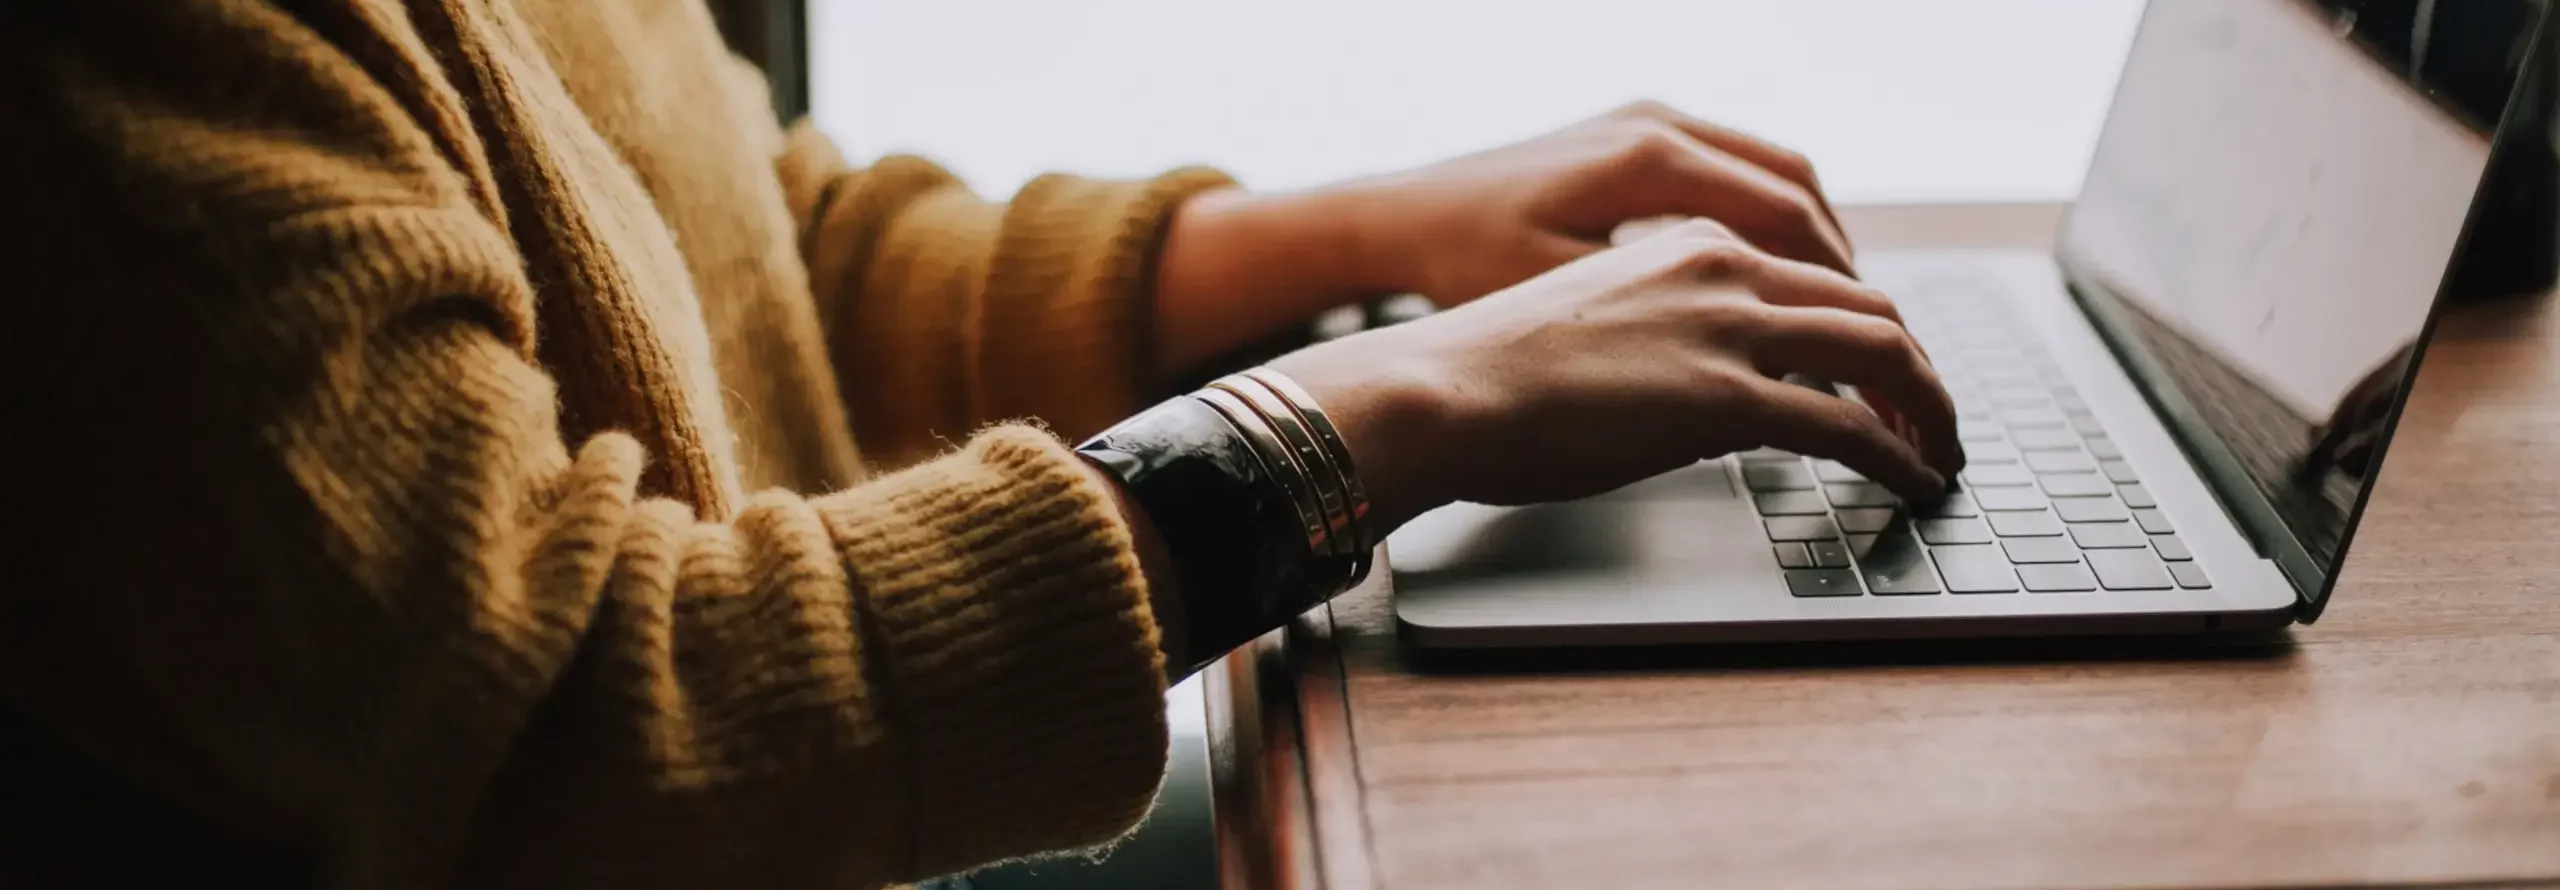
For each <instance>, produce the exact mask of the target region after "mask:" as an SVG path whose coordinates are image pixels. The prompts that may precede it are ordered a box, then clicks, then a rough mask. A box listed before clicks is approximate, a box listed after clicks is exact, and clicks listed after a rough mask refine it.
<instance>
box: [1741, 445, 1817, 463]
mask: <svg viewBox="0 0 2560 890" xmlns="http://www.w3.org/2000/svg"><path fill="white" fill-rule="evenodd" d="M1734 457H1735V458H1737V459H1740V460H1741V461H1742V462H1743V463H1745V464H1760V463H1790V464H1802V463H1804V458H1801V457H1798V456H1796V454H1795V452H1792V451H1780V450H1778V449H1775V448H1754V449H1752V450H1750V451H1745V452H1743V453H1741V454H1737V455H1734Z"/></svg>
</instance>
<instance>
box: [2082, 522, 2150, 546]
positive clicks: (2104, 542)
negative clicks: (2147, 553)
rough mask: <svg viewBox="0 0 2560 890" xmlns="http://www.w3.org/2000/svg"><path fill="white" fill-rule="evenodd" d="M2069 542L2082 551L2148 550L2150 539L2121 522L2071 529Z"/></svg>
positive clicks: (2098, 523) (2101, 523) (2093, 524)
mask: <svg viewBox="0 0 2560 890" xmlns="http://www.w3.org/2000/svg"><path fill="white" fill-rule="evenodd" d="M2071 540H2072V541H2073V542H2075V543H2078V544H2079V545H2080V549H2082V550H2125V549H2133V548H2142V549H2149V548H2150V546H2151V539H2150V538H2149V537H2146V536H2144V535H2143V534H2142V532H2141V530H2139V529H2136V528H2134V527H2133V526H2131V525H2127V524H2125V523H2122V522H2093V523H2088V524H2085V525H2075V526H2072V527H2071Z"/></svg>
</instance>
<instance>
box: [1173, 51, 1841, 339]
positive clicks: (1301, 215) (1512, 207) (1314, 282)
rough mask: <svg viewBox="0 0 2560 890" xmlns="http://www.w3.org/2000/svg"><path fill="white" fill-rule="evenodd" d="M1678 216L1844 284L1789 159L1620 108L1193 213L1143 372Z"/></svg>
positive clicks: (1822, 202)
mask: <svg viewBox="0 0 2560 890" xmlns="http://www.w3.org/2000/svg"><path fill="white" fill-rule="evenodd" d="M1689 217H1702V218H1706V219H1711V220H1714V221H1716V222H1718V223H1721V224H1723V226H1724V227H1725V228H1727V229H1730V230H1732V231H1733V232H1734V233H1735V234H1737V235H1739V236H1741V237H1742V239H1743V240H1744V241H1746V242H1748V243H1749V244H1750V245H1752V246H1753V247H1756V248H1758V249H1760V250H1762V251H1764V252H1767V253H1770V254H1774V255H1777V256H1780V257H1784V258H1787V259H1792V260H1800V261H1803V262H1808V263H1813V264H1816V265H1820V266H1824V267H1827V268H1829V269H1832V270H1833V271H1837V272H1840V273H1842V274H1848V275H1852V276H1853V277H1854V275H1855V272H1854V271H1853V269H1852V267H1851V264H1850V252H1849V241H1848V238H1847V237H1845V236H1844V235H1843V234H1842V233H1841V230H1840V223H1839V220H1838V219H1836V218H1835V217H1833V215H1832V212H1831V206H1830V204H1829V202H1828V201H1827V200H1826V199H1825V198H1824V197H1823V194H1822V185H1821V183H1820V182H1819V181H1817V180H1816V179H1815V178H1814V174H1813V167H1812V165H1811V164H1809V163H1807V162H1806V161H1805V159H1804V156H1803V155H1799V154H1797V153H1795V152H1793V151H1789V150H1787V149H1784V148H1780V147H1778V146H1775V145H1771V144H1769V143H1767V142H1763V141H1761V140H1759V139H1757V138H1754V137H1751V136H1748V135H1744V134H1742V133H1740V132H1736V131H1734V130H1731V129H1728V128H1725V127H1721V126H1718V125H1715V124H1711V123H1708V122H1706V121H1702V120H1698V119H1696V118H1692V117H1690V116H1688V115H1685V114H1682V113H1680V112H1678V111H1676V110H1673V109H1671V108H1669V107H1667V106H1664V105H1662V104H1660V103H1657V102H1638V103H1635V104H1633V105H1629V106H1627V107H1625V108H1621V109H1619V110H1617V111H1613V112H1610V113H1608V114H1604V115H1601V116H1599V117H1597V118H1593V119H1591V120H1587V121H1583V122H1581V123H1578V124H1574V125H1572V126H1569V127H1565V128H1564V129H1561V130H1557V131H1555V132H1553V133H1549V134H1547V135H1544V136H1540V137H1537V138H1535V139H1531V140H1529V141H1526V142H1522V143H1518V144H1515V145H1510V146H1506V147H1502V148H1497V149H1493V150H1491V151H1486V152H1482V153H1478V154H1473V155H1468V156H1465V157H1461V158H1457V159H1454V160H1449V161H1443V162H1441V163H1437V164H1433V165H1430V166H1427V167H1422V168H1418V169H1414V170H1409V171H1405V172H1401V173H1391V174H1387V175H1383V176H1374V177H1369V178H1366V179H1359V180H1354V181H1351V182H1346V183H1342V184H1338V185H1333V186H1327V187H1324V188H1318V189H1312V190H1308V191H1303V192H1290V193H1278V194H1262V193H1253V192H1247V191H1243V190H1228V191H1224V192H1218V193H1213V194H1208V195H1202V196H1199V197H1196V198H1194V199H1193V200H1192V201H1191V203H1190V204H1189V205H1187V206H1186V207H1185V208H1184V209H1183V211H1182V212H1181V213H1179V214H1177V215H1176V217H1175V221H1174V224H1173V226H1172V229H1171V231H1170V233H1169V236H1168V238H1167V240H1166V243H1165V247H1164V253H1163V256H1162V258H1161V260H1160V264H1159V266H1158V269H1157V279H1156V285H1157V300H1156V318H1155V325H1154V328H1155V335H1156V342H1155V350H1156V356H1157V360H1158V361H1159V362H1160V363H1161V364H1160V371H1162V372H1164V373H1166V374H1167V375H1168V376H1172V377H1176V378H1179V377H1181V376H1184V375H1187V374H1189V373H1192V372H1193V371H1195V370H1196V369H1197V368H1198V367H1200V366H1201V365H1202V364H1204V363H1206V362H1208V361H1210V360H1212V359H1215V358H1217V357H1220V356H1224V355H1227V354H1228V353H1229V352H1230V351H1232V350H1236V349H1239V348H1242V347H1244V346H1246V345H1247V344H1249V343H1252V342H1256V341H1258V340H1261V339H1262V338H1265V337H1268V336H1270V335H1272V334H1274V333H1277V332H1280V331H1282V330H1285V329H1288V328H1290V327H1292V326H1294V325H1302V324H1304V323H1305V322H1306V320H1307V319H1309V318H1312V317H1314V316H1315V315H1316V314H1317V313H1319V312H1322V311H1324V310H1326V309H1330V308H1333V307H1335V306H1340V305H1343V304H1346V303H1349V302H1352V301H1355V300H1359V299H1363V298H1374V297H1383V296H1389V295H1393V294H1397V293H1420V294H1423V295H1425V296H1428V297H1430V298H1432V299H1433V300H1434V301H1435V302H1438V303H1439V304H1441V305H1443V306H1454V305H1457V304H1460V303H1465V302H1468V301H1471V300H1474V299H1475V298H1477V297H1481V296H1484V295H1486V294H1489V293H1492V292H1494V291H1497V290H1501V289H1503V288H1506V287H1510V286H1511V285H1514V284H1518V283H1520V282H1522V281H1526V280H1528V279H1529V278H1531V277H1533V276H1536V275H1539V274H1541V273H1544V272H1546V271H1547V270H1549V269H1553V268H1555V267H1557V266H1561V265H1563V264H1565V263H1567V262H1571V261H1573V260H1575V259H1579V258H1581V257H1583V256H1584V255H1587V254H1590V253H1593V252H1596V251H1598V250H1600V249H1602V248H1604V247H1607V246H1609V244H1610V243H1611V241H1612V240H1613V238H1612V236H1613V235H1616V234H1618V233H1619V230H1620V229H1621V228H1630V229H1632V228H1633V227H1630V226H1628V224H1629V223H1641V222H1650V221H1656V220H1664V219H1678V218H1689Z"/></svg>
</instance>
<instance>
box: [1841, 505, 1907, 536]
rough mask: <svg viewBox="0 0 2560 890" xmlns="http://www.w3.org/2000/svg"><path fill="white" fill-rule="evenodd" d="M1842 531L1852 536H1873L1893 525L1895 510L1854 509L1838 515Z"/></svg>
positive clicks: (1843, 511) (1883, 508)
mask: <svg viewBox="0 0 2560 890" xmlns="http://www.w3.org/2000/svg"><path fill="white" fill-rule="evenodd" d="M1838 516H1839V519H1840V530H1841V531H1844V532H1848V533H1850V534H1853V535H1854V534H1862V533H1863V534H1873V533H1876V532H1880V531H1884V529H1885V526H1888V525H1892V524H1893V508H1890V507H1854V508H1851V509H1847V510H1842V511H1840V512H1839V514H1838Z"/></svg>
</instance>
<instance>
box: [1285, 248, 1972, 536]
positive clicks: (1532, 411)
mask: <svg viewBox="0 0 2560 890" xmlns="http://www.w3.org/2000/svg"><path fill="white" fill-rule="evenodd" d="M1273 367H1275V368H1277V369H1278V370H1280V371H1281V372H1283V373H1286V374H1288V375H1289V376H1291V377H1293V378H1295V379H1296V380H1297V381H1298V382H1299V383H1300V384H1302V385H1303V386H1305V387H1306V388H1307V389H1308V391H1309V392H1310V393H1312V394H1313V395H1314V396H1315V397H1316V399H1317V401H1318V402H1319V403H1321V404H1322V405H1323V406H1324V407H1325V409H1326V410H1327V412H1328V413H1329V414H1332V415H1333V416H1334V417H1335V420H1336V422H1337V423H1338V424H1340V425H1341V426H1342V427H1343V432H1344V439H1345V440H1346V442H1347V443H1348V444H1349V446H1350V448H1351V450H1352V459H1353V462H1354V463H1355V464H1356V465H1357V468H1358V469H1359V470H1360V474H1361V477H1362V479H1363V481H1364V484H1366V485H1367V487H1368V490H1369V492H1370V493H1371V499H1372V502H1373V506H1374V509H1375V511H1376V515H1377V516H1378V517H1379V519H1380V521H1381V522H1382V523H1383V524H1384V527H1388V528H1392V527H1393V526H1395V525H1397V524H1400V523H1401V522H1403V521H1404V520H1406V519H1409V518H1411V517H1412V516H1414V515H1416V514H1418V513H1420V512H1421V511H1423V510H1427V509H1430V508H1433V507H1436V506H1439V505H1441V504H1444V503H1448V502H1451V501H1473V502H1477V503H1485V504H1519V503H1528V502H1538V501H1552V500H1562V499H1568V498H1574V497H1581V496H1585V495H1590V494H1596V493H1599V492H1603V491H1607V490H1609V489H1613V488H1616V487H1619V486H1622V485H1625V484H1628V483H1631V482H1634V481H1637V480H1639V479H1643V478H1645V477H1647V476H1651V475H1655V474H1659V473H1662V472H1666V471H1669V470H1673V469H1677V468H1679V467H1681V466H1685V465H1687V464H1689V463H1691V462H1694V461H1697V460H1701V459H1705V458H1712V457H1717V456H1721V455H1724V454H1727V453H1731V452H1735V451H1741V450H1747V449H1751V448H1756V447H1763V446H1767V447H1776V448H1783V449H1786V450H1789V451H1795V452H1799V453H1803V454H1808V455H1813V456H1816V457H1825V458H1831V459H1834V460H1838V461H1840V462H1841V463H1844V464H1847V465H1849V466H1850V467H1852V468H1854V469H1856V470H1858V471H1859V472H1861V473H1864V474H1866V475H1867V476H1868V477H1869V478H1872V479H1875V480H1876V481H1878V482H1881V483H1884V484H1885V485H1886V486H1888V487H1890V488H1892V489H1893V490H1894V491H1896V492H1898V493H1900V494H1902V495H1903V496H1904V497H1906V498H1913V499H1925V498H1929V497H1934V496H1937V495H1938V494H1940V493H1942V492H1943V491H1944V489H1945V486H1946V480H1947V479H1948V478H1950V477H1951V476H1952V475H1953V474H1954V473H1955V472H1956V471H1958V470H1960V469H1962V467H1963V452H1962V450H1961V449H1960V448H1959V446H1958V443H1957V439H1956V434H1955V409H1954V407H1953V405H1952V403H1950V402H1949V401H1948V398H1947V394H1946V391H1945V390H1944V388H1943V387H1942V386H1941V385H1940V383H1939V381H1938V378H1937V374H1936V372H1935V371H1933V370H1932V369H1931V368H1930V366H1929V362H1928V359H1927V358H1926V357H1924V356H1923V355H1922V354H1921V352H1920V350H1919V348H1918V346H1917V345H1916V344H1914V343H1913V342H1912V340H1911V337H1910V334H1909V333H1908V332H1907V331H1905V330H1904V329H1903V327H1902V325H1901V324H1899V323H1898V321H1897V320H1896V315H1895V313H1894V310H1893V306H1892V304H1891V303H1890V302H1889V301H1887V300H1886V299H1885V298H1884V297H1883V296H1882V295H1880V294H1878V293H1876V292H1875V291H1873V290H1870V289H1867V288H1865V287H1863V286H1861V285H1859V284H1858V283H1857V282H1855V281H1852V280H1850V279H1849V278H1847V277H1846V276H1843V275H1841V274H1840V273H1838V272H1835V271H1832V270H1830V269H1827V268H1824V267H1822V266H1818V265H1814V264H1811V263H1804V262H1798V261H1794V260H1788V259H1783V258H1779V257H1775V256H1772V255H1770V254H1768V253H1766V252H1763V251H1761V250H1759V249H1756V248H1754V247H1752V246H1751V245H1749V244H1746V243H1745V242H1744V241H1743V240H1742V239H1740V238H1738V237H1737V236H1736V235H1735V234H1734V233H1733V232H1732V231H1731V230H1729V229H1726V228H1725V227H1723V226H1720V225H1717V224H1715V223H1712V222H1707V221H1703V220H1700V221H1691V222H1688V223H1684V224H1681V225H1677V226H1672V227H1669V228H1666V229H1663V230H1661V231H1658V232H1656V233H1654V234H1652V235H1650V236H1648V237H1646V238H1644V239H1642V240H1639V241H1636V242H1634V243H1631V244H1629V245H1627V246H1624V247H1619V248H1614V249H1610V250H1607V251H1604V252H1600V253H1597V254H1594V255H1591V256H1588V257H1586V258H1583V259H1580V260H1577V261H1574V262H1572V263H1570V264H1568V265H1565V266H1563V267H1561V268H1558V269H1556V270H1554V271H1551V272H1548V273H1546V274H1544V275H1541V276H1538V277H1536V278H1533V279H1531V280H1529V281H1527V282H1524V283H1522V284H1520V285H1518V286H1515V287H1512V288H1508V289H1505V290H1502V291H1499V292H1497V293H1495V294H1493V295H1491V296H1488V297H1486V298H1484V299H1482V300H1479V301H1476V302H1474V303H1472V304H1470V305H1467V306H1464V307H1460V308H1458V309H1454V310H1451V311H1448V312H1443V313H1440V314H1438V315H1434V316H1431V317H1428V318H1424V319H1422V320H1420V321H1415V322H1410V323H1407V324H1403V325H1397V326H1393V327H1388V328H1384V329H1380V330H1375V331H1370V332H1367V333H1362V334H1357V335H1354V336H1351V337H1346V338H1343V339H1340V340H1335V341H1331V342H1328V343H1323V344H1319V345H1317V346H1314V347H1311V348H1308V349H1305V350H1302V351H1299V352H1297V353H1293V354H1291V355H1289V356H1286V357H1283V358H1281V359H1280V360H1278V361H1276V362H1274V363H1273ZM1788 374H1805V375H1809V376H1814V377H1820V378H1823V379H1827V380H1833V381H1837V382H1840V383H1846V384H1851V385H1855V386H1857V387H1859V392H1860V394H1861V395H1862V396H1865V397H1866V398H1868V399H1869V400H1871V401H1874V402H1878V403H1882V404H1888V405H1891V406H1893V407H1892V409H1891V412H1890V413H1891V414H1893V415H1895V416H1898V417H1899V418H1902V420H1900V421H1896V422H1888V421H1887V420H1886V418H1885V416H1882V415H1880V414H1879V413H1878V412H1876V411H1874V410H1870V408H1869V407H1868V405H1867V404H1862V403H1861V402H1860V401H1857V400H1854V399H1851V398H1843V397H1840V396H1836V395H1832V394H1829V393H1825V392H1818V391H1815V390H1813V389H1809V388H1805V387H1802V386H1797V385H1794V384H1791V383H1787V382H1783V381H1782V380H1780V379H1779V378H1780V377H1782V376H1785V375H1788Z"/></svg>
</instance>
